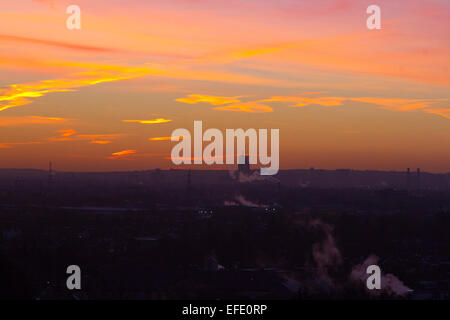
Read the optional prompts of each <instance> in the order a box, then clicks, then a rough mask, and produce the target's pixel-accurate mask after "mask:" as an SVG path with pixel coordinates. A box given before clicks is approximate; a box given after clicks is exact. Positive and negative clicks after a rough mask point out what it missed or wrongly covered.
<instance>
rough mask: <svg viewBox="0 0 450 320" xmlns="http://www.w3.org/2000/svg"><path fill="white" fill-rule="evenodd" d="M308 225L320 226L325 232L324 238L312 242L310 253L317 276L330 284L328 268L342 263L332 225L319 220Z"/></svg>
mask: <svg viewBox="0 0 450 320" xmlns="http://www.w3.org/2000/svg"><path fill="white" fill-rule="evenodd" d="M309 226H310V227H312V228H321V229H322V230H323V231H324V232H325V238H324V239H323V240H322V241H321V242H318V243H315V244H313V247H312V255H313V259H314V262H315V264H316V267H317V269H316V272H317V274H318V275H319V277H320V278H322V279H325V280H327V281H328V282H329V283H330V284H332V280H331V278H330V276H329V270H330V269H331V268H333V267H335V266H338V265H340V264H342V255H341V252H340V251H339V249H338V248H337V247H336V243H335V241H334V237H333V235H332V231H333V227H332V226H330V225H329V224H326V223H323V222H322V221H320V220H313V221H311V222H310V223H309Z"/></svg>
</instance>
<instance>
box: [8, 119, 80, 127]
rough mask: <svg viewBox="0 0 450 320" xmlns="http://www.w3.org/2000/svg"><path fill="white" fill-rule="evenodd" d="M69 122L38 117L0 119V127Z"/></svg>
mask: <svg viewBox="0 0 450 320" xmlns="http://www.w3.org/2000/svg"><path fill="white" fill-rule="evenodd" d="M69 120H71V119H66V118H55V117H40V116H24V117H0V127H13V126H22V125H35V124H60V123H65V122H67V121H69Z"/></svg>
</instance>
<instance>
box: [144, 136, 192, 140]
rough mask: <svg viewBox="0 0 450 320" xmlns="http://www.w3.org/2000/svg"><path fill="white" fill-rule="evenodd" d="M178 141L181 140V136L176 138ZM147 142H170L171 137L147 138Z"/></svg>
mask: <svg viewBox="0 0 450 320" xmlns="http://www.w3.org/2000/svg"><path fill="white" fill-rule="evenodd" d="M178 139H179V140H183V136H179V137H178ZM148 140H149V141H172V137H154V138H148Z"/></svg>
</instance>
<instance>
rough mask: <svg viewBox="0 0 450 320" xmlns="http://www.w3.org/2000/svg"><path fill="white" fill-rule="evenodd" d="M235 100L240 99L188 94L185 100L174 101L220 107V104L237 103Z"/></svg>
mask: <svg viewBox="0 0 450 320" xmlns="http://www.w3.org/2000/svg"><path fill="white" fill-rule="evenodd" d="M237 98H240V97H219V96H208V95H202V94H190V95H188V96H187V97H186V98H178V99H176V100H175V101H178V102H182V103H188V104H197V103H200V102H203V103H209V104H212V105H215V106H217V105H222V104H229V103H238V102H240V100H238V99H237Z"/></svg>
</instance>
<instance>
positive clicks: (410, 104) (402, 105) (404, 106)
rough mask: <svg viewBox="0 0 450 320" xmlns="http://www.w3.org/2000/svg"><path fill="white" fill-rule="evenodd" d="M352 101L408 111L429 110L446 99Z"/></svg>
mask: <svg viewBox="0 0 450 320" xmlns="http://www.w3.org/2000/svg"><path fill="white" fill-rule="evenodd" d="M349 100H352V101H359V102H364V103H371V104H376V105H379V106H383V107H386V108H389V109H394V110H400V111H408V110H415V109H426V108H429V107H430V106H431V105H432V104H433V103H436V102H439V101H445V99H393V98H350V99H349Z"/></svg>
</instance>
